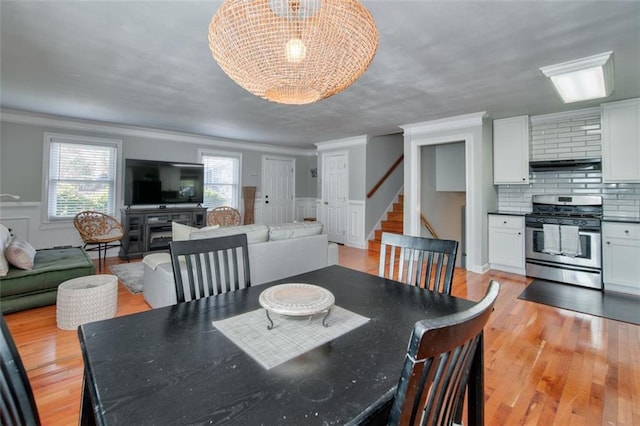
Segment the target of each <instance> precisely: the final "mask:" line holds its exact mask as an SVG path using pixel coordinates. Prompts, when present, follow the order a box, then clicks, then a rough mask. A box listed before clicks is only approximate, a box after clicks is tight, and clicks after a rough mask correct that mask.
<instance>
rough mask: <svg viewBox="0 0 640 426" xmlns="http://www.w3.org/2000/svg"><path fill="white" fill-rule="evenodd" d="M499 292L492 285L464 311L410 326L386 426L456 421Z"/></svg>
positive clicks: (434, 425) (497, 288) (498, 287)
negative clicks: (475, 357) (407, 344)
mask: <svg viewBox="0 0 640 426" xmlns="http://www.w3.org/2000/svg"><path fill="white" fill-rule="evenodd" d="M499 290H500V285H499V284H498V283H497V282H496V281H491V283H490V284H489V289H488V290H487V293H486V294H485V296H484V297H483V298H482V300H481V301H480V302H478V303H476V304H475V305H473V306H472V307H470V308H469V309H467V310H465V311H463V312H459V313H456V314H451V315H447V316H444V317H440V318H434V319H429V320H423V321H418V322H417V323H416V324H415V325H414V328H413V332H412V334H411V338H410V340H409V347H408V349H407V355H406V357H405V363H404V367H403V370H402V375H401V377H400V381H399V383H398V387H397V389H396V393H395V397H394V400H393V405H392V408H391V414H390V417H389V424H390V425H433V426H436V425H451V424H453V422H454V420H457V416H458V413H459V412H460V409H461V407H462V405H461V404H463V403H464V401H463V397H464V391H465V388H466V386H467V382H468V379H469V373H470V370H471V364H472V363H473V361H474V355H475V353H476V348H478V345H481V340H482V330H483V328H484V326H485V324H486V323H487V321H488V320H489V316H490V315H491V312H492V311H493V305H494V304H495V301H496V299H497V297H498V293H499ZM481 349H482V346H480V350H481ZM481 358H482V357H480V359H481ZM481 368H483V367H482V366H481ZM469 403H471V402H469Z"/></svg>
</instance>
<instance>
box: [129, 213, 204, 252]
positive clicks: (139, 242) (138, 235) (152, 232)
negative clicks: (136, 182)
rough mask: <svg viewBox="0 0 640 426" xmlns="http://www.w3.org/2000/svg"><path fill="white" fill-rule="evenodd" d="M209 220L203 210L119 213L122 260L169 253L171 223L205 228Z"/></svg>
mask: <svg viewBox="0 0 640 426" xmlns="http://www.w3.org/2000/svg"><path fill="white" fill-rule="evenodd" d="M206 220H207V209H206V208H204V207H171V208H167V207H166V206H164V207H163V206H160V207H158V208H153V209H131V208H129V207H127V208H124V209H121V210H120V221H121V223H122V227H123V228H124V236H123V237H122V246H121V247H120V258H122V259H125V260H128V259H134V258H140V257H142V256H144V255H145V254H147V253H154V252H159V251H167V250H169V243H170V242H171V222H178V223H182V224H184V225H189V226H193V227H202V226H204V225H205V223H206Z"/></svg>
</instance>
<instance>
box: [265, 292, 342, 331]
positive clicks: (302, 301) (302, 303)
mask: <svg viewBox="0 0 640 426" xmlns="http://www.w3.org/2000/svg"><path fill="white" fill-rule="evenodd" d="M258 301H259V303H260V306H262V307H263V308H264V309H265V310H266V311H267V319H268V320H269V322H270V323H271V324H270V325H269V326H267V328H269V329H271V328H273V321H271V318H270V317H269V312H273V313H276V314H280V315H287V316H295V317H299V316H309V317H311V316H313V315H316V314H319V313H322V312H326V315H325V318H324V319H323V320H322V324H323V325H324V326H325V327H327V324H326V319H327V317H328V316H329V312H330V311H331V307H332V306H333V304H334V303H335V297H334V296H333V293H331V292H330V291H329V290H327V289H325V288H322V287H319V286H317V285H313V284H303V283H288V284H280V285H276V286H273V287H270V288H268V289H266V290H264V291H263V292H262V293H260V298H259V299H258Z"/></svg>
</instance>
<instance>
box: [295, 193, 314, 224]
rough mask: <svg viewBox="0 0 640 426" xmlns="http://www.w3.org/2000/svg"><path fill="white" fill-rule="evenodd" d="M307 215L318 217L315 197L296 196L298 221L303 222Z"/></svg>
mask: <svg viewBox="0 0 640 426" xmlns="http://www.w3.org/2000/svg"><path fill="white" fill-rule="evenodd" d="M305 217H315V218H316V219H317V218H318V216H317V215H316V199H315V198H296V221H298V222H302V221H303V220H304V218H305Z"/></svg>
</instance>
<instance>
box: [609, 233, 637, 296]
mask: <svg viewBox="0 0 640 426" xmlns="http://www.w3.org/2000/svg"><path fill="white" fill-rule="evenodd" d="M602 241H603V244H602V274H603V281H604V289H605V291H609V290H610V291H617V292H621V293H629V294H635V295H638V296H640V224H638V223H614V222H603V223H602Z"/></svg>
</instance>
